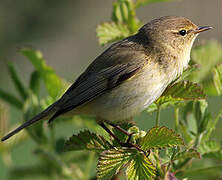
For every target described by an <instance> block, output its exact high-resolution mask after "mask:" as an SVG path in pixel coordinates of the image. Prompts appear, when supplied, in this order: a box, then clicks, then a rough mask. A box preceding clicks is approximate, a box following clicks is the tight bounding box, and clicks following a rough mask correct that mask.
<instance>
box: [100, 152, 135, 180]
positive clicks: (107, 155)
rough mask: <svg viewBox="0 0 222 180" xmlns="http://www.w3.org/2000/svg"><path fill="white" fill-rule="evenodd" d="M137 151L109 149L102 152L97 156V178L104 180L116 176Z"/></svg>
mask: <svg viewBox="0 0 222 180" xmlns="http://www.w3.org/2000/svg"><path fill="white" fill-rule="evenodd" d="M136 153H137V151H136V150H134V149H111V150H108V151H103V152H102V153H101V154H100V156H99V161H98V165H97V177H98V179H100V180H106V179H109V178H111V177H112V176H113V175H115V174H117V173H118V172H119V170H120V169H122V168H123V167H125V166H126V164H127V163H129V161H130V160H131V159H132V158H134V156H135V155H136Z"/></svg>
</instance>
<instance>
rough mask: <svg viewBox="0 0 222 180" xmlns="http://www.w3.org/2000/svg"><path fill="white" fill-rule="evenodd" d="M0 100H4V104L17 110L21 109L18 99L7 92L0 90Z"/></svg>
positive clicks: (21, 105)
mask: <svg viewBox="0 0 222 180" xmlns="http://www.w3.org/2000/svg"><path fill="white" fill-rule="evenodd" d="M0 99H2V100H4V101H5V102H7V103H9V104H10V105H12V106H14V107H16V108H18V109H22V107H23V104H22V102H21V101H20V100H19V99H18V98H16V97H15V96H13V95H12V94H10V93H8V92H5V91H3V90H2V89H0Z"/></svg>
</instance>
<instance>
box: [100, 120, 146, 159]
mask: <svg viewBox="0 0 222 180" xmlns="http://www.w3.org/2000/svg"><path fill="white" fill-rule="evenodd" d="M99 125H100V126H101V127H102V128H103V129H104V130H105V131H106V132H108V133H109V134H110V135H111V136H112V137H113V138H114V139H115V140H116V141H117V142H118V143H119V144H120V145H121V146H122V147H128V148H130V147H134V148H136V149H137V150H138V151H140V152H143V153H144V155H145V156H146V155H147V153H146V152H145V151H144V150H142V149H141V148H140V147H139V146H138V145H137V144H132V143H130V142H129V141H130V139H131V137H132V133H131V134H130V133H128V132H127V131H126V130H125V129H122V128H121V127H120V126H116V125H113V124H110V125H111V126H113V127H115V128H117V129H118V130H119V131H121V132H123V133H124V134H126V135H128V139H127V142H126V143H123V142H121V140H120V139H119V138H118V137H116V136H115V134H113V133H112V131H110V129H109V128H107V127H106V125H105V124H104V123H103V122H100V123H99Z"/></svg>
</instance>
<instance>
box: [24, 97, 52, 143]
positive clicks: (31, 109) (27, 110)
mask: <svg viewBox="0 0 222 180" xmlns="http://www.w3.org/2000/svg"><path fill="white" fill-rule="evenodd" d="M41 111H42V108H41V106H40V104H39V100H38V97H37V96H36V95H35V94H32V93H30V95H29V98H28V99H27V100H26V101H25V103H24V107H23V112H24V118H23V119H24V120H25V121H28V120H30V119H31V118H32V117H33V116H35V115H36V114H38V113H39V112H41ZM43 122H44V121H39V122H38V123H36V124H35V125H33V126H30V127H28V128H27V131H28V133H29V135H30V136H31V137H32V139H33V140H35V141H36V142H37V143H38V144H45V143H47V140H48V139H47V137H46V135H45V132H44V127H43Z"/></svg>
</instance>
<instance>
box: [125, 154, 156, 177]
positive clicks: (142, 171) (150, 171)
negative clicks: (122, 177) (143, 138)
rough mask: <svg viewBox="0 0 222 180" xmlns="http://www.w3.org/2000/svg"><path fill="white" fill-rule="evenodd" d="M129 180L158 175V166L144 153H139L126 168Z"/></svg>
mask: <svg viewBox="0 0 222 180" xmlns="http://www.w3.org/2000/svg"><path fill="white" fill-rule="evenodd" d="M126 174H127V179H128V180H149V179H150V180H151V179H153V177H155V176H156V168H155V166H154V165H153V164H152V162H151V161H150V160H149V159H148V158H147V157H146V156H144V155H143V154H137V155H135V157H134V158H133V159H132V160H131V161H130V163H129V165H128V167H127V169H126Z"/></svg>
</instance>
